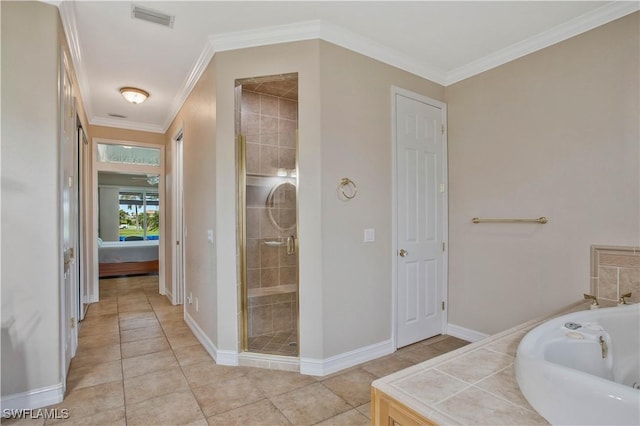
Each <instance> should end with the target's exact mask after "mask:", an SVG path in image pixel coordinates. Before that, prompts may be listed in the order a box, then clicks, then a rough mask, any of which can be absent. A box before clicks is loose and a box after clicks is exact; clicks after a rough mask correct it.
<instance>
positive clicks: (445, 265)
mask: <svg viewBox="0 0 640 426" xmlns="http://www.w3.org/2000/svg"><path fill="white" fill-rule="evenodd" d="M396 95H402V96H405V97H407V98H410V99H414V100H416V101H419V102H423V103H425V104H428V105H431V106H434V107H436V108H439V109H440V110H441V111H442V124H443V126H444V133H443V135H442V143H443V164H442V171H443V175H444V176H443V181H444V186H445V192H444V194H442V196H443V197H442V203H443V211H442V236H443V239H444V241H445V244H447V243H448V239H449V238H448V237H449V179H448V177H449V172H448V169H447V104H445V103H444V102H441V101H438V100H435V99H431V98H429V97H426V96H424V95H420V94H418V93H415V92H411V91H409V90H406V89H402V88H400V87H396V86H391V141H392V142H391V200H392V202H391V259H392V261H391V341H392V342H393V348H394V350H395V349H397V348H398V339H397V334H398V319H397V313H398V305H397V304H398V191H397V190H396V188H397V185H398V178H397V172H398V163H397V148H398V141H397V140H396V125H397V123H396V118H397V117H396ZM445 248H446V249H445V250H444V252H443V253H442V287H443V288H442V299H443V301H444V306H445V309H444V312H443V313H442V333H443V334H445V333H446V332H447V323H448V320H447V317H448V312H449V302H448V299H447V297H448V291H447V289H448V285H449V273H448V272H449V247H448V244H447V245H446V247H445Z"/></svg>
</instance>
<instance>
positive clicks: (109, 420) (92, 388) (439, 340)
mask: <svg viewBox="0 0 640 426" xmlns="http://www.w3.org/2000/svg"><path fill="white" fill-rule="evenodd" d="M157 288H158V277H157V276H136V277H126V278H112V279H104V280H101V281H100V302H99V303H96V304H93V305H91V306H90V307H89V310H88V313H87V316H86V318H85V320H84V321H83V322H82V323H81V326H80V330H79V349H78V353H77V355H76V357H75V358H74V359H73V361H72V363H71V369H70V372H69V377H68V383H67V396H66V398H65V400H64V401H63V402H62V403H60V404H59V405H57V406H56V407H55V408H66V409H68V410H69V415H70V417H69V419H67V420H65V421H60V420H57V421H55V423H64V424H78V425H89V424H114V425H125V424H126V425H173V424H189V425H229V424H238V425H254V424H269V425H276V424H281V425H290V424H294V425H299V424H305V425H306V424H331V425H368V424H369V417H370V407H371V405H370V384H371V382H372V381H373V380H375V379H377V378H378V377H382V376H385V375H388V374H390V373H392V372H395V371H397V370H400V369H403V368H406V367H409V366H411V365H413V364H415V363H418V362H422V361H424V360H426V359H429V358H432V357H434V356H437V355H440V354H442V353H445V352H448V351H450V350H453V349H456V348H458V347H461V346H463V345H465V344H466V342H464V341H462V340H459V339H456V338H454V337H448V336H437V337H434V338H432V339H429V340H426V341H423V342H419V343H416V344H414V345H411V346H408V347H406V348H403V349H401V350H399V351H397V352H396V353H394V354H392V355H388V356H386V357H383V358H380V359H377V360H374V361H370V362H368V363H365V364H362V365H359V366H356V367H353V368H350V369H347V370H344V371H341V372H338V373H335V374H333V375H330V376H326V377H317V378H316V377H311V376H304V375H301V374H298V373H291V372H283V371H275V370H264V369H258V368H249V367H228V366H221V365H217V364H216V363H215V362H214V361H213V360H212V359H211V357H210V356H209V354H208V353H207V352H206V351H205V350H204V348H203V347H202V346H201V345H200V343H199V342H198V340H197V339H196V338H195V337H194V335H193V334H192V332H191V330H190V329H189V327H188V326H187V324H186V323H185V322H184V320H183V309H182V308H183V307H182V306H172V305H171V304H170V303H169V302H168V300H167V299H166V298H165V297H164V296H160V295H158V294H157ZM51 408H54V407H51ZM53 423H54V422H53V421H47V422H46V424H53Z"/></svg>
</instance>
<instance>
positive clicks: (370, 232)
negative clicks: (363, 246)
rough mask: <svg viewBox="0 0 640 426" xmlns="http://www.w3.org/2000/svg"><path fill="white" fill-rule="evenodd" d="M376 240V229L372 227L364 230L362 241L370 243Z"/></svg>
mask: <svg viewBox="0 0 640 426" xmlns="http://www.w3.org/2000/svg"><path fill="white" fill-rule="evenodd" d="M375 240H376V230H375V229H374V228H368V229H365V230H364V242H365V243H372V242H374V241H375Z"/></svg>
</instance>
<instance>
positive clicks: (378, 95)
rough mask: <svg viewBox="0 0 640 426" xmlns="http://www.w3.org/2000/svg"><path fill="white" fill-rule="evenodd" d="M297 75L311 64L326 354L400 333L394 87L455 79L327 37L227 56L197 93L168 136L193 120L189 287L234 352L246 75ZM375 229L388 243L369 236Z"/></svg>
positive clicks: (312, 225)
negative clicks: (421, 73) (212, 238)
mask: <svg viewBox="0 0 640 426" xmlns="http://www.w3.org/2000/svg"><path fill="white" fill-rule="evenodd" d="M213 68H215V83H214V82H213V81H212V80H211V79H212V78H213V77H212V75H213V73H214V70H213ZM289 72H298V73H299V93H300V94H299V135H300V136H299V154H298V155H299V200H298V202H299V237H300V244H299V255H300V260H299V261H300V335H301V336H300V339H301V341H300V356H301V358H303V359H305V358H308V359H325V358H328V357H331V356H333V355H338V354H342V353H344V352H348V351H350V350H354V349H358V348H361V347H363V346H367V345H372V344H376V343H380V342H382V341H385V340H388V339H390V337H391V303H390V300H391V278H392V277H391V262H392V260H393V257H392V255H391V252H390V250H391V231H390V229H391V166H392V165H391V86H392V85H396V86H400V87H403V88H406V89H409V90H414V91H416V92H418V93H420V94H423V95H426V96H430V97H433V98H435V99H439V100H442V99H443V98H444V88H443V87H442V86H439V85H436V84H433V83H430V82H428V81H426V80H424V79H421V78H419V77H416V76H413V75H411V74H409V73H406V72H404V71H400V70H398V69H396V68H393V67H390V66H387V65H384V64H382V63H380V62H377V61H375V60H372V59H369V58H366V57H364V56H362V55H359V54H356V53H353V52H351V51H348V50H346V49H342V48H339V47H337V46H334V45H331V44H329V43H325V42H320V41H317V40H314V41H305V42H296V43H286V44H281V45H274V46H264V47H259V48H250V49H241V50H237V51H229V52H222V53H218V54H216V55H215V58H214V60H213V64H212V65H210V66H209V68H208V70H207V72H206V73H205V76H203V79H202V80H201V81H200V82H199V84H198V86H197V88H196V90H194V92H193V93H192V95H191V96H192V97H193V96H199V97H201V99H200V101H198V102H196V101H195V100H191V98H190V100H188V101H187V103H186V104H185V107H184V108H183V110H182V111H181V112H180V114H179V115H178V117H177V118H176V120H175V122H174V124H172V126H171V127H170V129H169V131H168V133H167V136H168V137H172V136H173V135H175V133H176V132H177V131H178V129H179V128H180V126H184V129H185V164H188V167H187V169H186V170H185V204H186V206H187V208H188V209H189V211H190V212H186V222H187V224H186V226H187V228H188V235H189V236H188V237H187V245H186V247H187V250H188V255H187V256H188V258H190V257H192V256H194V258H191V259H190V260H188V262H191V263H189V264H188V265H187V274H188V276H189V277H190V278H188V279H187V292H186V294H189V292H190V291H193V292H194V297H195V296H196V295H199V296H200V298H201V299H200V306H201V307H202V306H206V309H207V310H213V311H216V312H215V317H216V318H217V322H216V320H209V322H207V320H205V318H204V317H203V316H202V315H204V314H202V309H203V308H201V313H200V315H198V314H195V313H194V312H193V309H192V307H187V310H188V312H189V314H190V315H192V316H193V317H194V318H195V319H196V320H197V322H198V324H199V325H200V327H201V328H202V329H203V330H205V332H207V334H208V336H209V337H210V338H211V339H212V341H213V342H214V343H215V344H216V346H217V347H218V348H219V349H222V350H236V349H237V344H238V341H239V338H240V336H239V334H238V331H237V330H238V316H237V309H238V308H237V306H238V299H237V285H238V278H237V264H236V249H235V248H236V247H237V241H236V223H237V214H236V186H235V182H236V168H235V164H236V153H235V130H234V129H235V125H234V99H235V97H234V82H235V80H236V79H239V78H247V77H254V76H265V75H273V74H281V73H289ZM205 92H207V93H209V95H208V96H209V98H208V99H207V96H205V95H204V93H205ZM212 97H214V98H212ZM207 102H209V103H210V104H209V107H210V108H211V109H210V110H207ZM196 105H199V106H198V108H197V109H196V108H195V106H196ZM214 108H215V109H214ZM205 111H206V112H205ZM209 113H211V114H212V115H209ZM198 133H201V135H198ZM167 158H170V156H168V157H167ZM343 176H349V177H351V178H352V179H354V180H355V181H356V182H357V183H358V187H359V193H358V197H357V198H356V199H355V200H353V201H352V202H351V203H344V202H342V201H340V200H338V199H337V197H336V187H337V184H338V182H339V180H340V178H341V177H343ZM216 182H218V184H217V185H216ZM232 183H233V184H232ZM187 194H190V195H187ZM214 197H215V198H214ZM207 227H210V228H209V229H211V228H212V229H214V234H215V235H216V247H215V252H214V253H211V248H210V247H208V245H207V242H206V229H207ZM370 227H372V228H375V229H376V231H377V234H376V237H377V241H376V242H375V243H372V244H366V245H365V244H364V243H363V242H362V237H363V235H362V233H363V230H364V228H370ZM192 239H193V240H192ZM231 248H233V249H231ZM198 253H205V254H207V256H208V257H206V258H199V259H198V256H200V255H198ZM209 254H210V255H209ZM214 262H215V263H216V264H217V265H218V267H217V268H215V265H214ZM196 276H197V278H196ZM198 282H202V283H203V284H201V285H200V284H198ZM216 288H217V299H216V296H215V295H214V294H213V293H211V291H215V289H216ZM345 323H349V327H345V326H344V324H345ZM212 327H213V328H212ZM216 328H217V334H216V332H215V331H214V330H215V329H216Z"/></svg>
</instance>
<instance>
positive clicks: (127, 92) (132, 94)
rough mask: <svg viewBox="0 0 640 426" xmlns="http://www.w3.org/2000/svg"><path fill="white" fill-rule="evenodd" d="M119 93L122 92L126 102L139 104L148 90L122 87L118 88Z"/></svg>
mask: <svg viewBox="0 0 640 426" xmlns="http://www.w3.org/2000/svg"><path fill="white" fill-rule="evenodd" d="M120 93H122V96H124V98H125V99H126V100H127V102H131V103H132V104H141V103H143V102H144V101H146V100H147V98H148V97H149V93H148V92H145V91H144V90H142V89H138V88H136V87H123V88H121V89H120Z"/></svg>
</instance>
